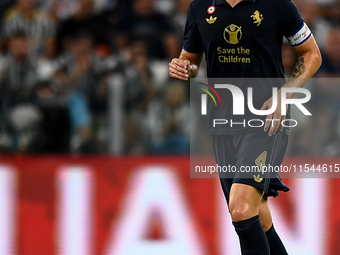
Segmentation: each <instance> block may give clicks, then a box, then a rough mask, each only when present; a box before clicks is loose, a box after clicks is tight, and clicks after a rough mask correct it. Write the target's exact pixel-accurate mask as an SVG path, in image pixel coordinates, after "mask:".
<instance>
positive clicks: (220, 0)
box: [214, 0, 256, 5]
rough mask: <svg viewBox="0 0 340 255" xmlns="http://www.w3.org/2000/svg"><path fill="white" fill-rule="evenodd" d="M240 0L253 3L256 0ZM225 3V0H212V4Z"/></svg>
mask: <svg viewBox="0 0 340 255" xmlns="http://www.w3.org/2000/svg"><path fill="white" fill-rule="evenodd" d="M242 2H248V3H255V2H256V0H242ZM223 3H226V0H214V5H219V4H223Z"/></svg>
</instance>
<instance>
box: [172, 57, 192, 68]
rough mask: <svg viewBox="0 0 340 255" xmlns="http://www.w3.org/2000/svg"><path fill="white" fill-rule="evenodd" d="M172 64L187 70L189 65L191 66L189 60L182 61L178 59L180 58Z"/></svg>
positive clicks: (174, 59)
mask: <svg viewBox="0 0 340 255" xmlns="http://www.w3.org/2000/svg"><path fill="white" fill-rule="evenodd" d="M171 63H173V64H175V65H178V66H180V67H182V68H184V69H187V68H188V65H190V61H188V60H182V59H178V58H173V59H172V60H171Z"/></svg>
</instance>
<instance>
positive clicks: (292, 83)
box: [284, 39, 322, 98]
mask: <svg viewBox="0 0 340 255" xmlns="http://www.w3.org/2000/svg"><path fill="white" fill-rule="evenodd" d="M313 41H314V39H313ZM298 53H299V55H300V58H299V60H298V62H297V63H296V65H295V68H294V70H293V73H292V75H291V77H290V78H289V79H288V81H287V82H286V84H285V85H284V87H295V88H300V87H302V86H303V85H304V84H305V83H306V82H307V81H308V79H309V78H311V77H312V76H313V75H314V74H315V73H316V72H317V70H318V69H319V68H320V65H321V62H322V60H321V54H320V51H319V48H318V47H317V45H316V44H314V43H313V44H312V47H310V48H308V49H300V51H298ZM293 96H294V93H291V94H288V95H287V97H288V98H291V97H293Z"/></svg>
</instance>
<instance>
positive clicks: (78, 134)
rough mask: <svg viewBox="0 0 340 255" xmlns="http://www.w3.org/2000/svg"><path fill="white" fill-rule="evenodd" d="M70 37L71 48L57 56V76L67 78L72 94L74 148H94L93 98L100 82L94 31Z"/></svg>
mask: <svg viewBox="0 0 340 255" xmlns="http://www.w3.org/2000/svg"><path fill="white" fill-rule="evenodd" d="M69 40H70V41H69V42H68V50H67V51H65V53H64V54H63V55H62V56H61V57H60V58H58V59H57V60H56V63H55V65H56V66H57V67H56V70H58V71H57V72H56V75H55V79H59V80H60V79H61V80H62V81H63V83H64V86H66V93H68V94H69V117H70V124H71V129H72V131H73V134H74V135H73V141H72V145H71V146H72V151H74V152H90V151H92V150H93V148H92V143H91V142H92V137H93V136H92V135H93V134H92V127H91V110H90V101H91V98H92V95H93V91H94V90H95V88H96V86H97V84H98V76H97V74H96V73H95V71H94V62H95V61H96V57H95V53H94V48H93V40H92V36H91V35H90V34H87V33H79V32H78V34H75V35H74V36H73V38H72V39H71V38H69Z"/></svg>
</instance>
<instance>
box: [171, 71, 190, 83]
mask: <svg viewBox="0 0 340 255" xmlns="http://www.w3.org/2000/svg"><path fill="white" fill-rule="evenodd" d="M170 76H171V77H172V78H175V79H178V80H182V81H187V80H188V79H189V76H188V75H185V74H182V73H179V72H177V71H170Z"/></svg>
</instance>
